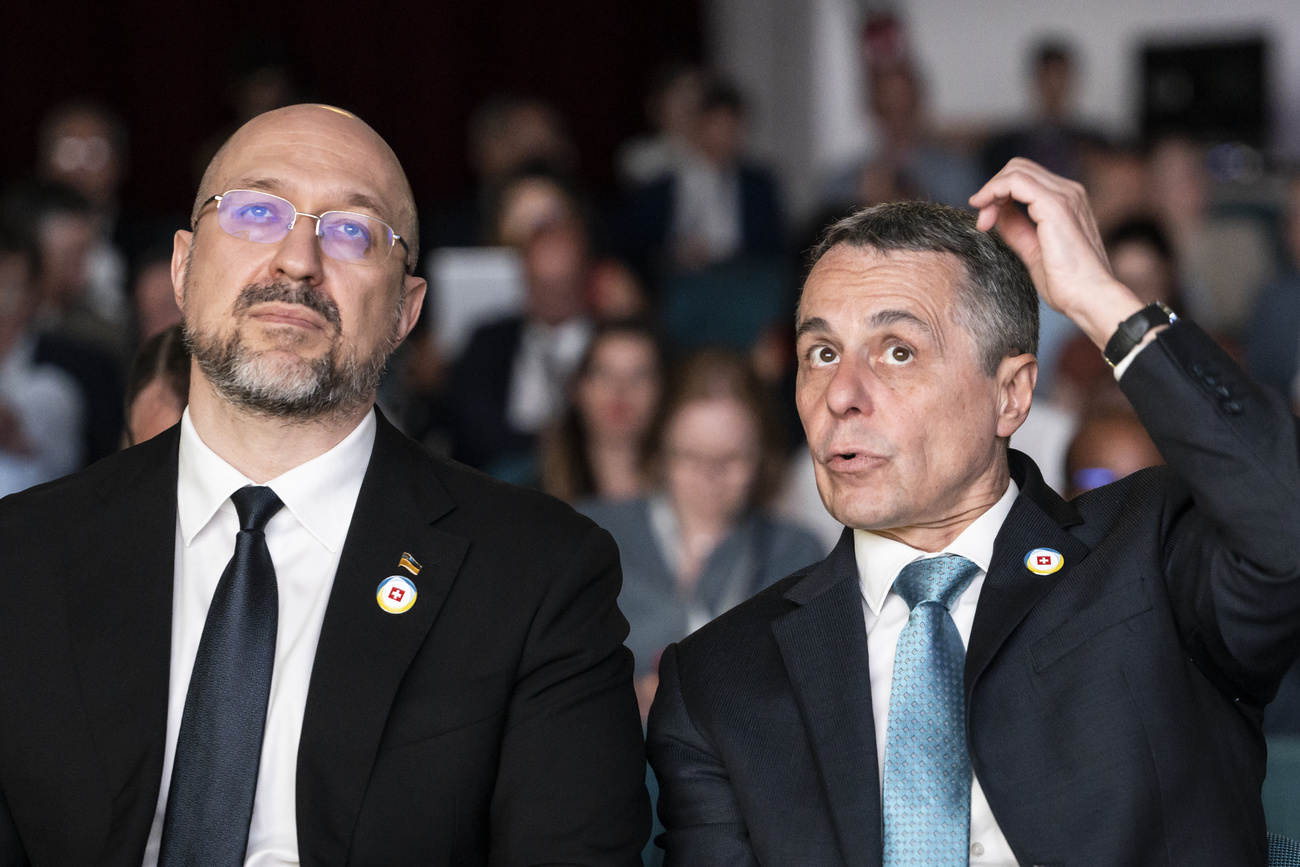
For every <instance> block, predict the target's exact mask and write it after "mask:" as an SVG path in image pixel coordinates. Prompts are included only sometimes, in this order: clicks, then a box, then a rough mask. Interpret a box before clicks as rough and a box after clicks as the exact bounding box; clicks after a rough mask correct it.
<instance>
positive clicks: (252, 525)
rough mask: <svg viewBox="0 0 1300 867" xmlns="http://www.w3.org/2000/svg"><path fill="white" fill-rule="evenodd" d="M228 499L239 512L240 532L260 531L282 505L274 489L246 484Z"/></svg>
mask: <svg viewBox="0 0 1300 867" xmlns="http://www.w3.org/2000/svg"><path fill="white" fill-rule="evenodd" d="M230 501H231V502H233V503H234V504H235V511H236V512H238V513H239V530H240V532H253V533H260V532H262V530H264V529H266V522H267V521H269V520H271V516H272V515H274V514H275V513H276V512H278V511H280V509H281V507H283V506H284V503H282V502H280V498H279V497H277V496H276V495H275V491H273V490H271V489H270V488H268V487H265V486H253V485H246V486H244V487H242V488H240V489H239V490H237V491H235V492H234V493H233V494H231V495H230Z"/></svg>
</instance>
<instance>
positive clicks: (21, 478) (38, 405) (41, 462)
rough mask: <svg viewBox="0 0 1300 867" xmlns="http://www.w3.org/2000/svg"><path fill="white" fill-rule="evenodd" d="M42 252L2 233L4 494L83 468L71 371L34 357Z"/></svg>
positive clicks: (0, 441) (0, 465)
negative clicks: (39, 254) (39, 255)
mask: <svg viewBox="0 0 1300 867" xmlns="http://www.w3.org/2000/svg"><path fill="white" fill-rule="evenodd" d="M36 268H37V255H36V251H35V250H34V249H33V248H32V247H31V246H30V245H29V244H26V243H24V241H23V240H22V238H21V233H18V232H14V231H0V496H4V495H6V494H12V493H14V492H15V491H21V490H23V489H24V488H28V487H30V486H32V485H35V484H40V483H41V482H48V481H50V480H51V479H55V478H58V477H59V476H62V475H65V474H66V473H70V472H72V471H73V470H76V469H79V468H80V467H81V465H82V453H83V441H82V425H83V419H84V413H85V408H84V407H83V405H82V399H81V395H80V393H79V392H78V390H77V385H76V383H75V382H73V380H72V379H71V377H69V376H68V375H67V374H66V373H64V372H63V371H61V370H59V369H58V368H56V367H53V366H51V365H48V364H42V363H41V362H40V361H39V360H38V359H37V356H36V344H37V338H36V335H35V333H34V332H33V331H32V329H31V322H32V317H33V314H34V313H35V311H36V307H37V305H38V302H39V298H38V294H37V290H36V287H35V281H34V279H33V278H34V276H35V272H36Z"/></svg>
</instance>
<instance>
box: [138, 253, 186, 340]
mask: <svg viewBox="0 0 1300 867" xmlns="http://www.w3.org/2000/svg"><path fill="white" fill-rule="evenodd" d="M131 300H132V303H133V304H134V305H135V321H136V325H137V327H138V328H139V331H140V340H141V341H145V340H148V339H149V338H150V337H153V336H154V335H155V334H157V333H159V332H160V331H165V330H166V329H168V328H170V327H171V326H172V325H175V324H176V323H177V322H180V321H181V309H180V308H179V307H177V306H176V294H175V292H174V291H173V289H172V271H171V263H170V262H167V261H159V262H153V263H150V264H149V265H146V266H145V267H144V268H142V269H140V273H139V274H138V275H137V276H136V278H135V290H134V293H133V294H132V296H131Z"/></svg>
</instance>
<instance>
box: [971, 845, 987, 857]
mask: <svg viewBox="0 0 1300 867" xmlns="http://www.w3.org/2000/svg"><path fill="white" fill-rule="evenodd" d="M970 854H971V857H972V858H978V857H979V856H981V855H983V854H984V844H983V843H971V844H970Z"/></svg>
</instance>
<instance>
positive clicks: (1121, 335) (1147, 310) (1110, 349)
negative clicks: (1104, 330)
mask: <svg viewBox="0 0 1300 867" xmlns="http://www.w3.org/2000/svg"><path fill="white" fill-rule="evenodd" d="M1177 321H1178V314H1176V313H1174V311H1172V310H1170V309H1169V308H1168V307H1166V306H1165V305H1164V304H1161V303H1160V302H1159V301H1157V302H1156V303H1154V304H1148V305H1147V306H1146V307H1143V308H1142V309H1141V310H1139V311H1138V312H1137V313H1134V314H1133V315H1132V316H1130V317H1129V318H1128V319H1125V320H1124V321H1123V322H1121V323H1120V324H1119V328H1117V329H1115V333H1114V334H1113V335H1111V338H1110V340H1108V341H1106V348H1105V349H1103V350H1102V352H1101V354H1102V356H1103V357H1104V358H1105V359H1106V363H1107V364H1109V365H1110V366H1111V367H1115V366H1116V365H1118V364H1119V363H1120V362H1121V361H1123V360H1124V357H1125V356H1127V355H1128V354H1129V353H1130V352H1132V351H1133V347H1134V346H1137V345H1138V344H1139V343H1141V342H1142V338H1143V337H1145V336H1146V333H1147V332H1148V331H1150V330H1151V329H1152V328H1159V327H1160V326H1161V325H1172V324H1173V323H1175V322H1177Z"/></svg>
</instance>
